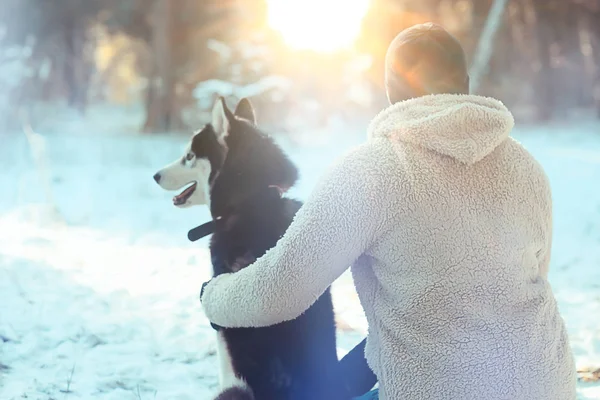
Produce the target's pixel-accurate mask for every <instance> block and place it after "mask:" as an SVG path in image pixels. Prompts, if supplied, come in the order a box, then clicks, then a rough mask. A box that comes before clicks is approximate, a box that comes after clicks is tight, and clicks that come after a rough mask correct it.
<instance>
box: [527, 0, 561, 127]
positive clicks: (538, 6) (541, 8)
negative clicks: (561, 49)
mask: <svg viewBox="0 0 600 400" xmlns="http://www.w3.org/2000/svg"><path fill="white" fill-rule="evenodd" d="M532 4H533V7H534V10H535V16H536V20H535V37H536V40H535V43H536V44H537V50H538V57H539V71H537V74H536V82H535V93H536V96H535V99H536V100H537V119H538V120H539V121H548V120H550V119H551V118H552V114H553V113H554V107H555V100H556V97H555V96H556V92H555V90H554V85H555V83H556V81H555V79H554V78H555V74H554V68H553V67H552V55H551V52H550V46H551V45H552V44H553V43H554V42H555V31H554V28H553V26H552V22H553V21H552V12H551V10H550V8H549V6H548V3H547V0H533V3H532Z"/></svg>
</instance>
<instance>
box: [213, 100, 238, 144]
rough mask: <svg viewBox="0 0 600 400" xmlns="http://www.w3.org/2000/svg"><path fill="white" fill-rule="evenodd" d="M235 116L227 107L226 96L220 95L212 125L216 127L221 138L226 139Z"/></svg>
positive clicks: (214, 108) (214, 109) (214, 110)
mask: <svg viewBox="0 0 600 400" xmlns="http://www.w3.org/2000/svg"><path fill="white" fill-rule="evenodd" d="M234 119H235V117H234V116H233V113H232V112H231V110H230V109H229V107H227V104H226V103H225V98H224V97H223V96H219V98H218V99H217V102H216V103H215V105H214V107H213V110H212V124H211V125H212V127H213V128H214V130H215V132H216V134H217V136H218V137H219V139H224V138H225V137H226V136H227V134H228V133H229V127H230V126H231V123H232V122H233V120H234Z"/></svg>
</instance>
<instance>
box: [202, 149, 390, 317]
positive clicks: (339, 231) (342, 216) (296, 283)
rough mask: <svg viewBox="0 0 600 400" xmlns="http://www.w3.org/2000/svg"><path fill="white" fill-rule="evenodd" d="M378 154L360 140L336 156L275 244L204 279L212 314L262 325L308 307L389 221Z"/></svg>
mask: <svg viewBox="0 0 600 400" xmlns="http://www.w3.org/2000/svg"><path fill="white" fill-rule="evenodd" d="M378 161H379V160H377V159H374V156H373V154H372V152H371V151H369V147H368V145H363V146H361V147H359V148H358V149H356V150H354V151H352V152H350V153H349V154H347V155H346V156H344V157H342V158H341V159H340V160H339V161H338V162H336V163H335V164H334V165H333V167H332V168H330V169H329V171H328V172H327V173H326V174H325V175H324V176H323V177H322V178H321V179H320V181H319V182H318V184H317V185H316V187H315V189H314V191H313V192H312V194H311V195H310V196H309V198H308V199H307V201H306V202H305V203H304V205H303V206H302V207H301V208H300V210H299V211H298V213H297V214H296V217H295V218H294V221H293V222H292V224H291V225H290V227H289V228H288V230H287V232H286V233H285V234H284V236H283V237H282V238H281V239H280V240H279V241H278V243H277V245H276V246H275V247H273V248H272V249H270V250H269V251H268V252H267V253H265V255H264V256H262V257H261V258H259V259H258V260H256V261H255V262H254V263H253V264H251V265H249V266H248V267H246V268H244V269H242V270H241V271H239V272H236V273H234V274H223V275H220V276H218V277H216V278H214V279H213V280H212V281H211V282H210V283H209V284H208V285H207V286H206V288H205V290H204V294H203V295H202V298H201V302H202V306H203V308H204V311H205V313H206V316H207V317H208V319H209V320H210V321H211V322H213V323H215V324H217V325H220V326H223V327H229V328H237V327H260V326H269V325H274V324H277V323H280V322H283V321H287V320H291V319H294V318H296V317H298V316H299V315H300V314H302V313H303V312H304V311H306V310H307V309H308V308H309V307H310V306H311V305H312V304H313V303H314V302H315V301H316V300H317V299H318V298H319V297H320V296H321V295H322V294H323V293H324V291H325V290H326V289H327V288H328V287H329V286H330V285H331V284H332V283H333V282H334V280H335V279H336V278H338V277H339V276H340V275H341V274H342V273H343V272H344V271H345V270H346V269H347V268H348V267H349V266H350V265H351V264H353V263H354V261H355V260H356V259H357V258H358V257H359V256H360V255H361V254H362V253H363V252H364V251H365V250H366V249H367V248H368V247H369V246H370V245H371V244H372V243H373V241H374V240H375V239H376V238H377V236H378V235H379V234H381V230H382V229H383V228H384V224H385V215H386V208H387V207H388V206H387V204H388V202H387V200H386V189H385V187H384V185H383V177H385V175H386V171H384V169H385V167H384V166H383V165H381V164H379V163H378ZM387 173H388V175H389V171H387Z"/></svg>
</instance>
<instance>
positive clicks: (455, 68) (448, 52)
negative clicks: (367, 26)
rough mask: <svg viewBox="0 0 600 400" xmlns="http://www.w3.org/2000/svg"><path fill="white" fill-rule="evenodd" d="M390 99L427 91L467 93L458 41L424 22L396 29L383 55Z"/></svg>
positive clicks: (402, 98)
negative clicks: (403, 28) (384, 55)
mask: <svg viewBox="0 0 600 400" xmlns="http://www.w3.org/2000/svg"><path fill="white" fill-rule="evenodd" d="M385 85H386V91H387V95H388V99H389V100H390V103H392V104H393V103H396V102H398V101H402V100H406V99H408V98H412V97H419V96H425V95H428V94H444V93H447V94H468V93H469V73H468V71H467V61H466V57H465V52H464V50H463V48H462V46H461V44H460V42H459V41H458V40H457V39H456V38H455V37H454V36H452V35H451V34H450V33H449V32H448V31H446V30H445V29H444V28H443V27H441V26H440V25H437V24H434V23H431V22H428V23H425V24H419V25H414V26H411V27H410V28H407V29H405V30H403V31H402V32H400V33H399V34H398V35H397V36H396V37H395V38H394V40H393V41H392V43H390V46H389V47H388V51H387V54H386V57H385Z"/></svg>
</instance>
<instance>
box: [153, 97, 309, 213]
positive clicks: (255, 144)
mask: <svg viewBox="0 0 600 400" xmlns="http://www.w3.org/2000/svg"><path fill="white" fill-rule="evenodd" d="M296 179H297V171H296V168H295V167H294V166H293V164H292V163H291V162H290V161H289V160H288V159H287V157H286V156H285V155H284V154H283V152H282V151H281V149H279V147H278V146H277V145H276V144H275V143H274V142H273V141H272V140H271V139H270V138H269V137H267V136H266V135H264V134H263V133H262V132H261V131H260V130H259V129H258V128H257V127H256V116H255V113H254V109H253V107H252V104H251V103H250V101H249V100H248V99H245V98H244V99H242V100H240V102H239V103H238V104H237V106H236V108H235V110H234V111H233V112H232V111H231V110H230V109H229V108H228V107H227V104H226V103H225V99H223V98H222V97H221V98H219V99H218V100H217V102H216V103H215V106H214V107H213V111H212V121H211V123H209V124H207V125H206V126H204V128H202V129H201V130H200V131H199V132H197V133H196V134H194V136H193V137H192V140H191V142H190V143H189V144H188V145H187V146H186V149H185V152H184V154H183V156H181V157H180V158H178V159H177V160H175V161H174V162H172V163H171V164H169V165H167V166H165V167H164V168H163V169H161V170H160V171H158V172H157V173H156V174H155V175H154V180H155V181H156V182H157V183H158V184H159V185H160V186H161V187H162V188H163V189H165V190H180V189H182V188H184V189H183V191H182V192H181V193H180V194H179V195H177V196H175V197H174V198H173V204H174V205H175V206H177V207H181V208H183V207H190V206H194V205H209V206H210V202H211V193H212V192H213V189H215V190H216V192H217V198H218V199H217V202H220V203H221V202H222V203H235V202H237V201H239V200H240V199H241V198H243V197H245V196H247V195H248V194H249V193H251V192H252V191H253V190H257V189H261V188H262V187H266V186H270V185H272V186H278V187H281V188H289V187H290V186H292V185H293V183H294V182H295V181H296ZM213 197H214V196H213ZM215 206H218V207H225V206H227V204H219V205H216V204H215Z"/></svg>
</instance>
